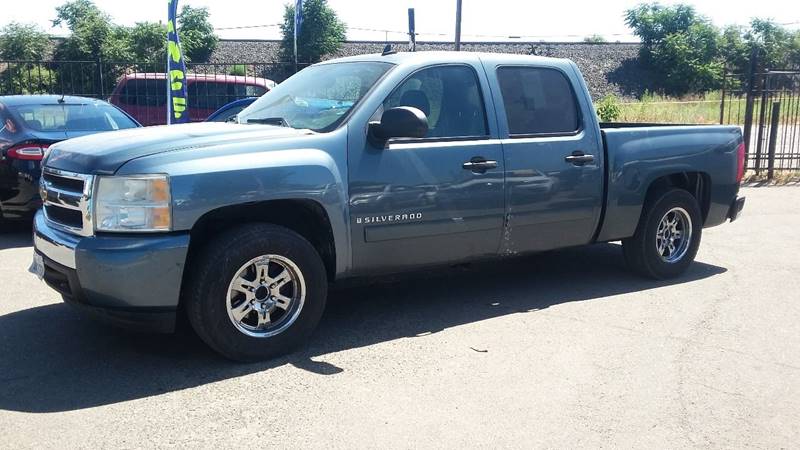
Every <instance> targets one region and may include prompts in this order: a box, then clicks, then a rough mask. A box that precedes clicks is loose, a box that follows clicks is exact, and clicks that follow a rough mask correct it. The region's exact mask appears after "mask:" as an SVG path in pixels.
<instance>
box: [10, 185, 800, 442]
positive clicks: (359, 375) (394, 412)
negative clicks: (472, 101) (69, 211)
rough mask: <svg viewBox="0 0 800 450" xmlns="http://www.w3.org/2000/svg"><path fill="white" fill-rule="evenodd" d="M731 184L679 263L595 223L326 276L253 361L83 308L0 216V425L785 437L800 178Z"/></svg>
mask: <svg viewBox="0 0 800 450" xmlns="http://www.w3.org/2000/svg"><path fill="white" fill-rule="evenodd" d="M743 191H744V194H745V195H746V196H747V197H748V203H747V206H746V209H745V215H744V217H743V218H742V219H740V220H739V221H737V222H735V223H733V224H728V225H724V226H721V227H718V228H713V229H709V230H706V233H705V236H704V237H703V238H704V243H703V245H702V246H701V249H700V253H699V255H698V262H697V263H696V264H694V265H693V266H692V268H691V269H690V271H689V272H688V273H687V274H686V275H685V276H684V277H682V278H681V279H679V280H674V281H670V282H652V281H646V280H641V279H639V278H636V277H634V276H632V275H630V274H629V273H628V272H627V271H626V270H625V269H624V267H623V263H622V257H621V254H620V250H619V247H618V246H616V245H612V244H606V245H597V246H593V247H589V248H582V249H570V250H566V251H561V252H552V253H547V254H542V255H537V256H532V257H526V258H522V259H516V260H513V261H507V262H501V263H494V264H488V265H475V266H470V267H468V268H461V269H449V270H444V271H438V272H435V273H430V274H426V275H420V276H415V277H403V278H398V279H394V280H393V281H391V282H382V283H379V284H373V285H369V286H360V287H359V286H356V287H349V288H345V289H342V288H340V289H338V290H336V291H334V292H333V293H332V298H331V302H330V303H329V307H328V310H327V312H326V315H325V318H324V319H323V323H322V324H321V327H320V329H319V331H318V332H317V333H316V334H315V336H314V337H313V341H312V343H311V344H310V345H309V346H307V347H306V348H304V349H302V350H301V351H299V352H298V353H295V354H293V355H291V356H289V357H285V358H281V359H278V360H274V361H271V362H267V363H262V364H253V365H237V364H232V363H229V362H227V361H224V360H221V359H219V358H218V357H216V356H215V355H214V354H213V353H211V352H210V351H209V350H208V349H206V348H205V347H204V346H203V345H202V344H201V343H199V342H198V341H197V340H196V339H194V338H191V337H174V336H147V335H137V334H130V333H126V332H122V331H117V330H114V329H110V328H106V327H104V326H102V325H99V324H96V323H94V322H92V321H90V320H88V319H84V318H82V317H81V316H79V315H78V314H77V313H76V312H74V311H72V310H71V309H69V308H68V307H67V306H65V305H63V304H61V303H60V302H59V299H58V298H57V296H56V295H55V293H54V292H52V291H50V290H49V289H48V288H46V287H45V286H44V285H43V284H41V283H40V282H38V281H37V280H36V279H35V278H34V277H33V276H32V275H30V274H27V273H26V271H25V269H26V268H27V265H28V264H29V262H30V258H31V248H30V242H29V237H28V234H29V230H21V231H19V232H16V233H11V234H4V235H0V286H2V295H0V298H1V299H2V300H0V435H1V436H2V437H0V447H2V448H14V449H19V448H77V447H83V448H104V447H114V448H141V447H189V446H193V447H198V448H212V447H215V448H230V447H244V446H250V447H284V448H297V447H300V448H304V447H317V448H327V449H329V448H353V447H359V448H362V447H367V448H396V447H426V448H427V447H448V448H449V447H453V448H464V447H470V448H472V447H491V448H497V447H509V448H531V447H578V446H581V447H637V448H678V447H696V448H707V447H716V448H731V447H734V448H742V447H758V448H779V447H783V448H788V447H794V446H796V445H797V442H798V441H799V440H800V430H799V429H798V427H797V424H798V423H800V301H798V300H800V299H799V298H798V295H797V281H796V280H797V272H798V250H800V242H798V238H797V226H798V223H800V203H798V202H797V198H798V195H800V188H796V187H785V188H776V187H771V188H751V189H744V190H743ZM792 280H795V281H792ZM143 288H145V287H144V286H143Z"/></svg>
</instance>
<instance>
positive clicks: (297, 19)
mask: <svg viewBox="0 0 800 450" xmlns="http://www.w3.org/2000/svg"><path fill="white" fill-rule="evenodd" d="M301 26H303V0H295V2H294V71H295V72H297V36H299V35H300V27H301Z"/></svg>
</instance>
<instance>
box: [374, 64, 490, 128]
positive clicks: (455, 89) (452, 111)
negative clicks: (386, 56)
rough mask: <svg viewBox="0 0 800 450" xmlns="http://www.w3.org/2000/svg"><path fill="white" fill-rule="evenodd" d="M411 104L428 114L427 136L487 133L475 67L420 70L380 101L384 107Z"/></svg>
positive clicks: (436, 67)
mask: <svg viewBox="0 0 800 450" xmlns="http://www.w3.org/2000/svg"><path fill="white" fill-rule="evenodd" d="M398 106H412V107H414V108H417V109H419V110H421V111H422V112H423V113H425V115H426V116H427V117H428V127H429V129H428V135H427V136H426V137H428V138H450V137H472V136H474V137H482V136H486V135H488V134H489V131H488V129H487V126H486V110H485V108H484V103H483V98H482V96H481V90H480V86H479V84H478V78H477V74H476V73H475V70H474V69H472V68H471V67H469V66H463V65H448V66H435V67H430V68H427V69H422V70H420V71H419V72H416V73H415V74H413V75H412V76H411V77H409V78H407V79H406V80H405V81H404V82H403V83H402V84H401V85H400V86H398V87H397V89H395V90H394V92H392V94H391V95H389V97H388V98H387V99H386V100H385V101H384V103H383V108H384V110H386V109H389V108H394V107H398Z"/></svg>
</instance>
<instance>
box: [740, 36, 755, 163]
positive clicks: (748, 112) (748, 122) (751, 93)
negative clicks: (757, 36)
mask: <svg viewBox="0 0 800 450" xmlns="http://www.w3.org/2000/svg"><path fill="white" fill-rule="evenodd" d="M756 58H757V53H756V49H755V48H753V51H752V53H751V54H750V77H749V79H748V82H747V97H746V100H745V107H744V132H743V134H744V136H743V138H744V154H745V156H744V167H745V169H748V168H749V167H748V166H749V163H750V136H751V134H752V128H753V103H755V96H756V93H755V89H756V69H757V67H758V64H757V61H756Z"/></svg>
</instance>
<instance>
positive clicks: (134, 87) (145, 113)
mask: <svg viewBox="0 0 800 450" xmlns="http://www.w3.org/2000/svg"><path fill="white" fill-rule="evenodd" d="M274 86H275V82H274V81H272V80H268V79H266V78H258V77H250V76H238V75H205V74H188V75H186V89H187V92H186V94H187V97H188V98H187V102H188V109H189V118H190V120H191V121H192V122H202V121H204V120H206V119H207V118H208V116H210V115H211V114H212V113H213V112H214V111H216V110H218V109H220V108H221V107H223V106H225V105H226V104H228V103H230V102H232V101H234V100H238V99H242V98H246V97H259V96H261V95H262V94H264V93H265V92H268V91H269V90H270V89H272V88H273V87H274ZM109 101H110V102H111V103H112V104H114V105H116V106H118V107H120V108H121V109H123V110H124V111H125V112H127V113H128V114H130V115H131V116H133V117H134V118H135V119H136V120H138V121H139V122H140V123H141V124H142V125H144V126H150V125H164V124H166V123H167V79H166V75H165V74H163V73H132V74H129V75H125V76H123V77H122V78H121V79H120V80H119V82H118V83H117V86H116V88H114V92H113V93H112V94H111V98H110V99H109Z"/></svg>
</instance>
